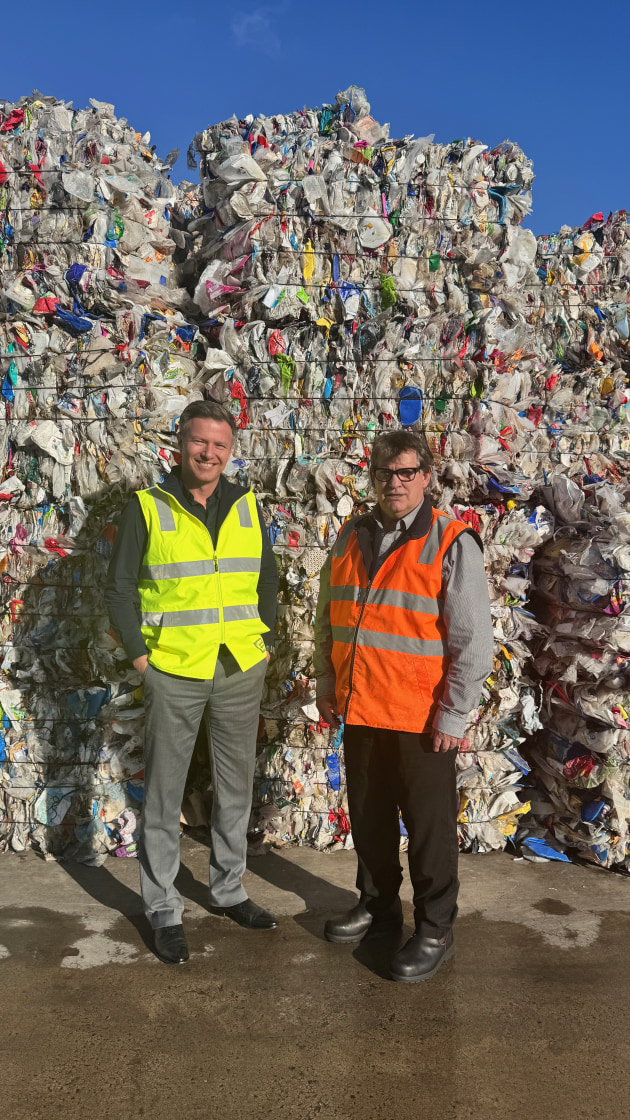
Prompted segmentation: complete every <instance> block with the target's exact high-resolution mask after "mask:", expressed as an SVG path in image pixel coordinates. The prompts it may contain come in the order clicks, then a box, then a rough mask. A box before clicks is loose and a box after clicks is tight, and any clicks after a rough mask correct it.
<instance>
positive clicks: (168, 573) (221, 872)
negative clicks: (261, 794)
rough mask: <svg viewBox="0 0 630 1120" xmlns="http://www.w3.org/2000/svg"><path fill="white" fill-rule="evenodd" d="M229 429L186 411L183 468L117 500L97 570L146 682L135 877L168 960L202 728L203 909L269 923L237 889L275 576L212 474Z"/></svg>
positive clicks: (252, 526) (175, 943)
mask: <svg viewBox="0 0 630 1120" xmlns="http://www.w3.org/2000/svg"><path fill="white" fill-rule="evenodd" d="M235 433H236V425H235V423H234V419H233V417H232V416H231V415H230V413H229V412H227V411H226V410H225V409H224V408H222V406H221V405H219V404H216V403H214V402H212V401H195V402H193V403H192V404H190V405H188V406H187V408H185V409H184V411H183V412H182V415H181V418H180V427H179V444H180V451H181V467H179V468H176V469H175V470H174V471H173V472H172V473H171V474H170V475H168V476H167V477H166V478H165V480H164V481H163V482H161V483H160V484H159V485H158V486H153V487H151V488H150V489H148V490H141V491H139V492H138V493H137V494H135V495H134V497H133V498H132V499H131V501H130V502H129V503H128V505H127V506H126V508H125V510H124V511H123V514H122V517H121V521H120V526H119V530H118V533H117V536H116V543H115V545H114V550H113V552H112V558H111V562H110V566H109V571H108V576H107V586H106V594H105V598H106V603H107V607H108V610H109V615H110V619H111V622H112V626H113V627H114V629H115V630H116V631H117V633H119V634H120V637H121V641H122V643H123V647H124V649H125V651H126V653H127V656H128V657H129V659H130V661H132V662H133V665H134V667H135V668H136V669H137V670H138V672H139V673H141V674H142V678H143V684H144V701H145V713H146V727H145V786H144V803H143V810H142V822H141V833H140V846H139V856H140V881H141V889H142V900H143V905H144V910H145V913H146V915H147V918H148V919H149V921H150V923H151V926H152V927H153V931H154V944H155V952H156V955H157V956H158V957H159V958H160V960H162V961H164V963H166V964H181V963H183V962H184V961H185V960H187V959H188V948H187V945H186V937H185V934H184V929H183V925H182V913H183V903H182V899H181V897H180V895H179V893H178V892H177V890H176V888H175V885H174V882H175V877H176V875H177V872H178V869H179V821H180V810H181V803H182V798H183V794H184V785H185V781H186V775H187V772H188V766H189V764H190V759H191V755H192V752H193V748H194V745H195V740H196V737H197V734H198V731H199V728H200V725H201V722H202V720H204V721H205V725H206V731H207V737H208V743H209V749H210V761H211V767H212V786H213V808H212V820H211V855H210V910H211V912H213V913H215V914H220V915H225V916H228V917H230V918H232V919H233V920H234V921H236V922H238V923H239V925H242V926H245V927H246V928H248V929H272V928H273V927H274V926H275V925H276V922H275V919H274V918H273V917H272V916H271V915H270V914H268V913H266V911H264V910H262V909H261V908H260V907H259V906H257V905H256V904H255V903H254V902H252V901H251V900H250V899H249V898H248V897H247V894H246V892H245V890H244V888H243V885H242V882H241V878H242V875H243V872H244V870H245V854H246V846H247V838H246V831H247V824H248V820H249V814H250V811H251V800H252V785H253V777H254V763H255V750H256V731H257V727H258V718H259V711H260V699H261V695H262V688H263V683H264V679H265V672H266V668H267V662H268V660H269V650H270V649H271V648H272V641H273V630H274V626H275V615H276V604H277V591H278V572H277V567H276V562H275V556H274V553H273V551H272V549H271V544H270V542H269V538H268V535H267V530H266V528H265V524H264V521H263V519H262V514H261V513H260V510H259V508H258V506H257V503H256V500H255V498H254V496H253V494H252V492H251V490H245V489H244V488H243V487H241V486H237V485H235V484H234V483H231V482H228V480H227V479H226V478H224V477H223V474H222V472H223V470H224V469H225V467H226V465H227V462H228V459H229V457H230V454H231V452H232V448H233V445H234V436H235ZM138 600H139V603H138Z"/></svg>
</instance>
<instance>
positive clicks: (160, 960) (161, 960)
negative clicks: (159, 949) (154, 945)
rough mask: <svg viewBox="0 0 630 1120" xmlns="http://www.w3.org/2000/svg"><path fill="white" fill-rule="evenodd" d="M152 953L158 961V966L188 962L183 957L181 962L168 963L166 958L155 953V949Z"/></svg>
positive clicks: (186, 958)
mask: <svg viewBox="0 0 630 1120" xmlns="http://www.w3.org/2000/svg"><path fill="white" fill-rule="evenodd" d="M153 953H154V956H156V957H157V959H158V960H159V962H160V964H186V962H187V960H188V957H184V959H183V960H182V961H169V960H167V958H166V957H161V956H160V954H159V953H156V951H155V949H154V950H153Z"/></svg>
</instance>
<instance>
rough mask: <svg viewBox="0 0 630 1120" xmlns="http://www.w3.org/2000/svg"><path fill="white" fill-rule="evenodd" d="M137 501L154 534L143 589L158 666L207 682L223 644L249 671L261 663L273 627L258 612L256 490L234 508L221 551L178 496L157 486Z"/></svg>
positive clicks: (145, 629) (144, 620) (146, 625)
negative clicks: (175, 496)
mask: <svg viewBox="0 0 630 1120" xmlns="http://www.w3.org/2000/svg"><path fill="white" fill-rule="evenodd" d="M138 500H139V502H140V506H141V508H142V512H143V514H144V519H145V521H146V525H147V529H148V539H147V546H146V550H145V554H144V557H143V560H142V569H141V572H140V580H139V582H138V591H139V593H140V612H141V618H140V622H141V628H142V633H143V635H144V639H145V641H146V644H147V649H148V652H149V661H150V662H151V664H152V665H153V666H154V667H155V668H156V669H163V670H164V672H166V673H173V674H174V675H175V676H179V677H197V678H199V679H200V680H208V679H209V678H210V677H213V676H214V671H215V668H216V663H217V655H218V652H219V646H221V645H222V644H223V643H224V644H225V645H226V646H227V648H228V649H229V650H230V653H232V654H233V656H234V657H235V659H236V661H237V663H238V665H239V667H240V668H241V669H242V670H246V669H251V668H252V666H253V665H257V664H258V662H259V661H262V660H263V658H264V657H265V656H266V653H267V651H266V648H265V643H264V641H263V639H262V635H263V634H264V633H266V632H267V631H268V630H269V627H268V626H265V624H264V622H263V621H262V620H261V618H260V616H259V614H258V576H259V574H260V560H261V553H262V532H261V528H260V522H259V520H258V511H257V509H256V500H255V498H254V495H253V494H252V492H251V490H249V491H248V492H247V493H246V494H243V496H242V497H240V498H239V499H238V500H237V501H236V502H235V503H234V505H233V506H232V508H231V509H230V511H229V513H228V515H227V517H226V519H225V521H224V522H223V524H222V526H221V528H220V530H219V537H218V540H217V545H216V548H215V547H214V545H213V543H212V537H211V536H210V533H209V532H208V530H207V529H206V527H205V525H203V524H202V523H201V521H199V519H198V518H197V517H194V516H193V514H192V513H189V512H188V510H186V509H184V507H183V506H182V505H180V503H179V502H178V501H177V499H176V498H174V497H173V496H172V494H167V493H166V491H165V490H162V489H161V488H160V487H159V486H153V487H152V488H151V489H150V490H139V491H138Z"/></svg>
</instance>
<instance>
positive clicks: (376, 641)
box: [332, 626, 448, 657]
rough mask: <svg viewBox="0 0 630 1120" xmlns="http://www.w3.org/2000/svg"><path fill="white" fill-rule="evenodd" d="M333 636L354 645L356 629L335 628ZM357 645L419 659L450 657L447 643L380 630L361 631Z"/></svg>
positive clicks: (335, 640)
mask: <svg viewBox="0 0 630 1120" xmlns="http://www.w3.org/2000/svg"><path fill="white" fill-rule="evenodd" d="M332 636H333V641H334V642H344V643H346V644H348V645H352V643H353V641H354V627H353V626H333V627H332ZM357 645H358V646H369V647H370V649H386V650H390V651H391V652H392V653H412V654H415V655H416V656H419V657H448V645H447V643H446V642H445V641H444V642H443V641H440V640H438V641H435V642H432V641H428V640H426V639H425V638H408V637H405V636H403V635H402V634H381V633H380V632H379V631H378V630H359V634H358V637H357Z"/></svg>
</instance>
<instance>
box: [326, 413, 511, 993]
mask: <svg viewBox="0 0 630 1120" xmlns="http://www.w3.org/2000/svg"><path fill="white" fill-rule="evenodd" d="M432 464H433V458H432V455H431V452H430V450H429V448H428V446H427V444H426V441H424V440H421V439H420V438H419V437H418V436H417V435H416V434H415V433H413V432H410V431H404V430H403V431H389V432H384V433H382V434H381V435H379V436H377V438H376V439H375V441H374V445H373V449H372V458H371V477H372V482H373V485H374V489H375V491H376V498H377V505H376V506H375V507H374V509H373V510H372V511H371V512H370V513H368V514H365V515H363V516H360V517H355V518H352V519H351V520H349V521H347V522H346V524H345V525H344V526H343V528H342V530H341V532H340V534H339V537H338V538H337V542H336V544H335V546H334V548H333V549H332V551H331V553H330V555H329V557H328V558H327V560H326V563H325V565H324V567H323V568H322V571H321V573H320V592H319V600H318V605H317V616H316V621H315V672H316V676H317V705H318V708H319V711H320V714H321V716H322V718H323V719H324V720H325V722H327V723H330V724H332V725H333V726H338V725H339V722H340V721H343V724H344V752H345V763H346V778H347V786H348V804H349V809H350V823H351V826H352V837H353V840H354V846H355V848H356V851H357V856H358V861H359V866H358V874H357V888H358V890H359V891H360V900H359V903H358V904H357V905H356V906H355V907H353V909H352V910H350V911H349V913H347V914H344V915H342V916H341V917H339V918H332V919H330V920H329V921H328V922H327V923H326V927H325V934H326V937H327V938H328V940H329V941H337V942H354V941H361V940H362V938H363V937H365V935H366V934H367V933H368V932H370V933H371V934H372V935H375V934H384V933H392V932H395V931H397V930H399V929H400V928H401V927H402V922H403V919H402V908H401V903H400V898H399V889H400V884H401V881H402V871H401V867H400V858H399V848H400V817H399V812H400V815H401V816H402V820H403V822H404V825H405V828H406V830H407V833H408V836H409V847H408V859H409V873H410V876H411V882H412V885H413V892H414V896H413V897H414V911H415V926H416V931H415V933H414V935H413V937H411V938H410V940H409V941H407V943H406V944H405V945H404V946H403V947H402V949H400V950H399V951H398V952H397V953H396V955H395V956H394V958H393V960H392V961H391V965H390V975H391V977H392V979H393V980H401V981H404V982H407V983H414V982H416V981H418V980H428V979H430V978H431V977H432V976H434V975H435V973H436V972H437V970H438V969H439V967H440V965H441V964H442V963H443V962H444V961H445V960H447V959H448V958H449V957H450V956H452V953H453V922H454V920H455V915H456V913H457V893H458V888H459V883H458V880H457V807H456V806H457V801H456V786H455V755H456V752H457V750H458V749H459V748H461V746H462V743H463V737H464V734H465V728H466V723H467V720H468V717H469V714H470V711H471V709H472V708H474V707H475V706H476V705H477V704H478V703H479V699H480V695H481V688H482V685H483V682H484V680H485V678H486V677H487V676H488V674H489V673H490V670H491V668H492V624H491V618H490V602H489V596H488V584H487V580H486V574H485V569H484V563H483V552H482V546H481V541H480V540H479V537H478V536H477V534H476V533H475V532H474V530H472V529H471V528H470V526H469V525H467V524H466V523H465V522H463V521H457V520H456V519H455V518H453V517H451V516H449V515H448V514H446V513H443V512H442V511H441V510H438V509H434V508H433V506H432V505H431V502H430V500H429V498H428V497H425V490H426V488H427V486H428V485H429V482H430V480H431V469H432Z"/></svg>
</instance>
